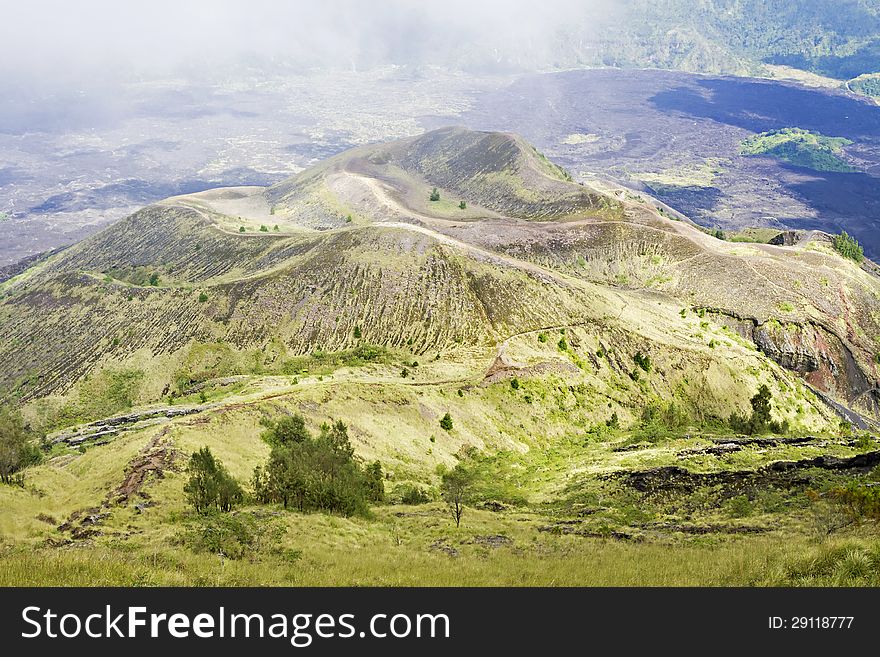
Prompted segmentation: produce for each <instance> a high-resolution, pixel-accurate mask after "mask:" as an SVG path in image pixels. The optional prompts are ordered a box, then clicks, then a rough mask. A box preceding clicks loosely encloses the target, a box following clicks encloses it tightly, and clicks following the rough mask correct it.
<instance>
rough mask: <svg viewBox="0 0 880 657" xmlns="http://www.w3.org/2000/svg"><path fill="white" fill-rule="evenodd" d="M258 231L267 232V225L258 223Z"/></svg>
mask: <svg viewBox="0 0 880 657" xmlns="http://www.w3.org/2000/svg"><path fill="white" fill-rule="evenodd" d="M260 232H261V233H268V232H269V227H268V226H266V225H262V224H261V225H260Z"/></svg>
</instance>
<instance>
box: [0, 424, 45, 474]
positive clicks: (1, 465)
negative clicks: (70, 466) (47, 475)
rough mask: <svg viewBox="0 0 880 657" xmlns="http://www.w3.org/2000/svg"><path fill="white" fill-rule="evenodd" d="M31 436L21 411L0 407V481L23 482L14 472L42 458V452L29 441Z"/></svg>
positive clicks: (34, 463)
mask: <svg viewBox="0 0 880 657" xmlns="http://www.w3.org/2000/svg"><path fill="white" fill-rule="evenodd" d="M32 438H33V436H32V434H31V431H30V429H29V427H28V426H27V425H26V424H25V422H24V419H23V418H22V416H21V413H19V412H18V411H15V410H12V409H10V408H3V407H0V482H3V483H4V484H12V483H19V484H21V483H23V481H22V479H21V476H20V475H19V476H16V474H17V473H19V472H20V471H21V470H23V469H24V468H26V467H28V466H30V465H36V464H37V463H39V462H40V461H41V460H42V453H41V452H40V449H39V448H38V447H37V446H36V445H35V444H33V443H32V442H31V441H32Z"/></svg>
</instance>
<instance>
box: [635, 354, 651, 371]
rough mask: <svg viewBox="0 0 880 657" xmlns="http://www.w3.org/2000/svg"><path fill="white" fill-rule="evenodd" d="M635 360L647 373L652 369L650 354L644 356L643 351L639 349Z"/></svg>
mask: <svg viewBox="0 0 880 657" xmlns="http://www.w3.org/2000/svg"><path fill="white" fill-rule="evenodd" d="M633 360H634V361H635V362H636V365H638V366H639V367H641V368H642V369H643V370H644V371H645V372H646V373H647V372H650V371H651V357H650V356H644V355H642V352H641V351H637V352H636V355H635V356H633Z"/></svg>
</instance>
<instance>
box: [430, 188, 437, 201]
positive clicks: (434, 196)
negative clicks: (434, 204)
mask: <svg viewBox="0 0 880 657" xmlns="http://www.w3.org/2000/svg"><path fill="white" fill-rule="evenodd" d="M428 198H430V199H431V200H432V201H439V200H440V192H438V191H437V188H436V187H435V188H434V189H432V190H431V196H429V197H428Z"/></svg>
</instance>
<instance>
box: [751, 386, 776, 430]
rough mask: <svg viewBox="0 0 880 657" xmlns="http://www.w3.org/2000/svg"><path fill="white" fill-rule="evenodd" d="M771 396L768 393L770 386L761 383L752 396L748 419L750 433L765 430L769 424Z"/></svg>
mask: <svg viewBox="0 0 880 657" xmlns="http://www.w3.org/2000/svg"><path fill="white" fill-rule="evenodd" d="M772 398H773V396H772V395H771V394H770V388H768V387H767V386H766V385H765V384H763V383H762V384H761V387H760V388H758V392H757V393H755V396H754V397H752V400H751V403H752V418H751V420H750V421H749V424H750V425H751V427H750V428H751V430H752V433H761V432H763V431H766V430H767V428H768V427H769V426H770V422H771V420H770V400H771V399H772Z"/></svg>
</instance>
